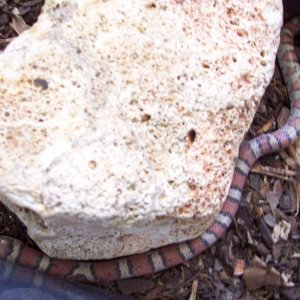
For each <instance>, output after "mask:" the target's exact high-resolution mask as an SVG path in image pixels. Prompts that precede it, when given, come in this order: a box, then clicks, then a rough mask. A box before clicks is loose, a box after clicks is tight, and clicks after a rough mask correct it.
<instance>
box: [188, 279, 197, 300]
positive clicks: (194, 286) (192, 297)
mask: <svg viewBox="0 0 300 300" xmlns="http://www.w3.org/2000/svg"><path fill="white" fill-rule="evenodd" d="M197 289H198V280H194V281H193V283H192V291H191V294H190V297H189V300H195V299H196V296H197Z"/></svg>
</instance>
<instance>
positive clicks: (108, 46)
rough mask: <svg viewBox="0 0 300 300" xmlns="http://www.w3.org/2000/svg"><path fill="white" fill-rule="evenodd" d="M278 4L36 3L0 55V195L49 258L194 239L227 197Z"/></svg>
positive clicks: (264, 69)
mask: <svg viewBox="0 0 300 300" xmlns="http://www.w3.org/2000/svg"><path fill="white" fill-rule="evenodd" d="M281 22H282V7H281V1H280V0H265V1H261V0H223V1H222V0H202V1H194V0H185V1H175V0H174V1H173V0H157V1H156V0H152V1H149V0H122V1H120V0H107V1H104V0H103V1H89V0H72V1H71V0H68V1H62V0H46V3H45V6H44V9H43V13H42V14H41V16H40V17H39V20H38V22H37V23H36V24H35V25H34V26H33V27H32V28H31V29H30V30H28V31H26V32H24V33H23V34H22V35H21V36H20V37H18V38H17V39H16V40H15V41H13V42H12V43H11V44H10V45H9V46H8V47H7V49H6V50H5V51H4V53H2V54H1V55H0V94H1V105H0V114H1V122H0V153H1V155H0V160H1V162H0V176H1V182H0V192H1V198H2V201H3V202H4V203H5V204H6V205H7V206H8V207H9V208H10V209H11V210H12V211H14V212H15V213H16V214H17V215H18V216H19V218H20V219H21V220H22V221H23V222H24V223H25V224H26V225H27V227H28V232H29V234H30V236H31V237H32V238H33V239H34V241H35V242H36V243H37V244H38V245H39V247H40V248H41V249H42V250H43V251H45V252H46V253H48V254H49V255H51V256H56V257H62V258H76V259H99V258H111V257H116V256H122V255H127V254H131V253H136V252H143V251H147V250H148V249H151V248H156V247H159V246H162V245H165V244H170V243H174V242H179V241H182V240H187V239H191V238H193V237H196V236H198V235H199V234H201V233H202V232H203V231H204V230H205V229H206V228H207V227H208V226H209V224H210V223H211V222H212V221H213V219H214V216H215V214H216V213H217V212H218V211H219V210H220V208H221V205H222V203H223V201H224V200H225V198H226V195H227V191H228V189H229V186H230V181H231V178H232V174H233V169H234V161H235V157H236V156H237V153H238V147H239V144H240V142H241V141H242V139H243V135H244V133H245V132H246V131H247V129H248V127H249V125H250V123H251V121H252V118H253V116H254V113H255V111H256V109H257V106H258V104H259V101H260V99H261V96H262V95H263V93H264V90H265V88H266V86H267V85H268V83H269V81H270V79H271V77H272V74H273V69H274V61H275V55H276V51H277V46H278V43H279V30H280V27H281Z"/></svg>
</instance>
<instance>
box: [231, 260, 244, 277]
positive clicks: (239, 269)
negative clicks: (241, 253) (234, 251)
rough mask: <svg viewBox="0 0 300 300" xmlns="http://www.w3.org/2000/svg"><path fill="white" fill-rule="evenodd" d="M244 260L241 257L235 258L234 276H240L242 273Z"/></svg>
mask: <svg viewBox="0 0 300 300" xmlns="http://www.w3.org/2000/svg"><path fill="white" fill-rule="evenodd" d="M244 268H245V261H244V260H243V259H237V260H236V262H235V265H234V272H233V275H234V276H241V275H243V273H244Z"/></svg>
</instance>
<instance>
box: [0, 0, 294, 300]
mask: <svg viewBox="0 0 300 300" xmlns="http://www.w3.org/2000/svg"><path fill="white" fill-rule="evenodd" d="M284 2H285V4H286V5H287V6H286V7H288V6H290V7H292V8H293V12H294V14H295V13H296V11H297V10H298V12H299V13H300V3H298V4H296V1H289V0H287V1H284ZM43 3H44V0H29V1H19V0H12V1H9V0H8V1H4V0H0V49H1V48H2V49H4V48H5V47H6V45H7V44H8V43H9V42H10V41H11V40H12V39H14V38H15V37H17V36H18V34H20V33H21V32H22V31H23V30H26V28H27V27H28V26H30V25H32V24H34V23H35V22H36V20H37V18H38V15H39V13H40V11H41V7H42V5H43ZM286 17H287V18H289V17H291V14H289V15H287V16H286ZM288 114H289V101H288V97H287V92H286V89H285V86H284V84H283V82H282V79H281V75H280V72H279V70H278V67H276V71H275V74H274V78H273V80H272V82H271V84H270V86H269V87H268V89H267V90H266V92H265V95H264V97H263V99H262V101H261V104H260V106H259V108H258V111H257V113H256V116H255V118H254V120H253V124H252V126H251V128H250V130H249V132H248V134H247V136H246V138H252V137H254V136H257V135H259V134H262V133H264V132H268V131H272V130H276V128H278V127H280V126H282V124H284V122H285V120H286V118H287V116H288ZM299 170H300V167H299V166H297V164H296V163H295V162H294V161H293V160H291V158H289V157H288V155H287V153H286V152H284V151H283V152H281V153H279V154H274V155H269V156H266V157H263V158H262V159H260V160H259V161H258V162H257V164H256V165H255V167H254V169H253V170H252V172H251V173H250V175H249V176H248V181H247V185H246V187H245V190H244V193H243V201H242V204H241V207H240V209H239V211H238V214H237V216H236V218H235V220H234V222H233V224H232V225H231V227H230V228H229V230H228V232H227V233H226V235H225V236H224V237H223V239H222V240H220V241H218V242H217V243H216V244H215V245H214V246H213V247H211V248H210V249H209V250H208V251H206V252H205V253H203V254H202V255H200V256H199V257H196V258H194V259H192V260H191V261H189V262H187V263H185V264H183V265H181V266H178V267H174V268H171V269H169V270H167V271H165V272H161V273H158V274H153V275H150V276H145V277H142V278H135V279H128V280H122V281H117V282H114V283H107V284H106V285H103V286H102V287H103V289H106V290H109V291H111V292H114V293H118V294H121V295H126V296H131V297H133V298H136V299H146V300H151V299H190V300H194V299H221V300H222V299H224V300H225V299H248V300H251V299H291V300H294V299H295V300H296V299H300V272H299V269H300V218H299V199H298V198H297V194H296V188H297V184H299V178H300V175H299V174H300V171H299ZM0 234H6V235H10V236H13V237H17V238H19V239H21V240H23V241H24V242H26V243H29V244H31V243H32V242H31V241H30V239H29V238H28V236H27V234H26V229H25V227H24V226H23V225H22V224H21V223H20V222H19V221H18V220H17V218H16V217H15V216H14V215H13V214H12V213H10V212H9V211H8V210H7V209H6V208H5V206H4V205H2V204H0Z"/></svg>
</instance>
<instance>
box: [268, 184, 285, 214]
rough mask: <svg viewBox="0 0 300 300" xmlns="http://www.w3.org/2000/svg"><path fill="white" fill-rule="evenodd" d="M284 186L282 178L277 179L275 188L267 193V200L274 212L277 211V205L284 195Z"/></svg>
mask: <svg viewBox="0 0 300 300" xmlns="http://www.w3.org/2000/svg"><path fill="white" fill-rule="evenodd" d="M282 193H283V188H282V183H281V181H280V180H276V182H275V183H274V186H273V189H272V190H271V191H269V192H268V193H267V201H268V203H269V205H270V207H271V210H272V212H273V213H274V212H275V209H276V207H277V206H278V204H279V201H280V199H281V197H282Z"/></svg>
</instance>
